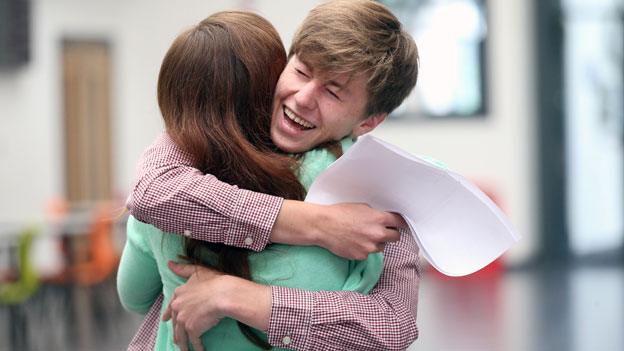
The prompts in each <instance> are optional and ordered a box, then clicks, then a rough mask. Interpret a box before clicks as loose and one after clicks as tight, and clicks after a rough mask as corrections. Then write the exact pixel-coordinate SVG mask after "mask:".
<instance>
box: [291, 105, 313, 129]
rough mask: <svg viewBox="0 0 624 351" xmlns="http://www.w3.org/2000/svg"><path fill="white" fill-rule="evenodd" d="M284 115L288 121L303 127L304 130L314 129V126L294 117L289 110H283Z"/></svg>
mask: <svg viewBox="0 0 624 351" xmlns="http://www.w3.org/2000/svg"><path fill="white" fill-rule="evenodd" d="M284 114H285V115H286V117H288V119H290V120H291V121H293V122H295V123H297V124H298V125H300V126H302V127H304V128H308V129H312V128H314V124H312V123H310V122H308V121H306V120H304V119H302V118H299V117H297V116H296V115H295V113H294V112H292V111H291V110H289V109H287V108H284Z"/></svg>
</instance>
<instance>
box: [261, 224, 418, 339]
mask: <svg viewBox="0 0 624 351" xmlns="http://www.w3.org/2000/svg"><path fill="white" fill-rule="evenodd" d="M420 277H421V271H420V266H419V263H418V246H417V245H416V243H415V241H414V239H413V238H412V236H411V234H410V233H409V232H407V231H403V232H402V235H401V240H400V241H398V242H395V243H389V244H387V245H386V248H385V250H384V270H383V272H382V275H381V277H380V279H379V282H378V283H377V285H376V286H375V288H374V289H373V290H372V291H371V292H370V294H369V295H362V294H359V293H355V292H351V291H319V292H311V291H305V290H299V289H292V288H285V287H277V286H273V287H272V294H273V295H272V303H273V306H272V311H271V319H270V322H269V330H268V337H269V342H270V343H271V345H273V346H276V347H283V348H288V349H295V350H358V351H359V350H404V349H406V348H407V347H408V346H409V345H410V344H411V343H412V342H413V341H414V340H415V339H416V338H417V337H418V329H417V327H416V309H417V308H416V306H417V303H418V285H419V280H420Z"/></svg>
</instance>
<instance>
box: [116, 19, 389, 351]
mask: <svg viewBox="0 0 624 351" xmlns="http://www.w3.org/2000/svg"><path fill="white" fill-rule="evenodd" d="M285 65H286V53H285V50H284V48H283V45H282V43H281V40H280V38H279V35H278V34H277V32H276V31H275V29H274V28H273V26H272V25H271V24H270V23H269V22H268V21H266V20H265V19H263V18H262V17H260V16H258V15H255V14H252V13H247V12H220V13H216V14H214V15H211V16H209V17H208V18H206V19H205V20H203V21H202V22H200V23H199V24H198V25H196V26H194V27H193V28H191V29H189V30H187V31H186V32H184V33H182V34H181V35H179V36H178V37H177V38H176V40H175V41H174V42H173V44H172V45H171V47H170V49H169V51H168V52H167V54H166V56H165V58H164V60H163V63H162V66H161V70H160V75H159V78H158V103H159V107H160V110H161V113H162V116H163V119H164V121H165V126H166V130H167V134H168V137H169V138H171V139H172V140H173V142H174V143H175V144H176V145H177V146H178V147H179V148H181V149H182V150H183V151H184V152H185V154H186V156H187V157H188V158H189V160H191V163H192V165H193V167H194V168H196V169H198V170H200V171H201V172H203V173H210V174H212V175H214V176H216V177H217V178H218V179H220V180H221V181H225V182H227V183H230V184H233V185H237V186H239V187H241V188H245V189H249V190H253V191H257V192H262V193H266V194H271V195H277V196H281V197H283V198H286V199H296V200H301V199H303V197H304V195H305V191H306V190H305V188H304V186H303V185H302V184H301V183H300V181H299V179H298V176H299V177H303V178H306V179H310V178H312V179H313V178H314V176H315V174H310V173H309V171H306V170H314V172H319V171H320V170H322V169H323V168H324V167H326V166H327V165H329V164H330V163H331V162H332V161H333V160H335V155H334V153H335V152H330V151H329V150H330V149H331V150H336V149H340V148H341V147H348V145H350V143H351V140H350V139H345V140H343V141H342V142H340V143H337V144H336V145H333V146H332V147H331V148H325V149H318V150H315V151H311V152H308V153H306V154H305V155H302V156H300V157H291V156H289V155H285V154H283V153H281V152H279V151H278V150H277V148H276V147H275V146H274V145H273V143H272V141H271V138H270V133H269V130H270V119H271V117H270V116H271V111H272V99H273V95H274V91H275V85H276V83H277V81H278V78H279V76H280V73H281V72H282V70H283V69H284V67H285ZM311 165H314V166H313V167H310V166H311ZM319 165H321V166H319ZM306 172H308V173H306ZM307 185H309V184H307ZM181 257H182V258H181ZM170 260H173V261H178V262H180V261H182V262H189V261H190V262H191V263H194V264H201V265H204V266H208V267H211V268H213V269H215V270H217V271H219V272H222V273H224V274H229V275H234V276H238V277H241V278H245V279H252V280H254V281H257V282H261V283H263V284H272V285H282V286H288V287H296V288H302V289H307V290H352V291H359V292H361V293H367V292H368V291H370V289H372V287H373V286H374V285H375V284H376V283H377V280H378V279H379V276H380V274H381V271H382V257H381V254H380V253H378V254H371V255H370V256H369V258H368V259H367V260H364V261H349V260H346V259H343V258H340V257H338V256H335V255H334V254H332V253H331V252H329V251H327V250H325V249H322V248H320V247H316V246H305V247H304V246H289V245H278V244H274V245H270V246H268V247H267V248H266V249H265V250H264V251H262V252H252V251H249V250H246V249H241V248H237V247H232V246H226V245H224V244H215V243H208V242H203V241H197V240H193V239H188V238H186V239H183V238H182V237H180V236H177V235H169V234H167V233H164V232H162V231H160V230H158V229H157V228H155V227H153V226H151V225H148V224H145V223H141V222H139V221H137V220H136V219H134V218H133V217H130V218H129V222H128V241H127V243H126V247H125V248H124V253H123V256H122V261H121V264H120V268H119V273H118V289H119V295H120V298H121V301H122V303H123V304H124V306H125V307H127V308H128V309H131V310H135V311H139V312H147V310H148V309H149V308H150V307H151V305H152V304H153V303H154V301H156V299H157V298H158V296H159V295H160V294H161V293H163V294H164V300H163V301H164V304H163V306H167V303H168V301H169V300H170V299H171V296H172V294H173V292H174V290H175V288H176V287H177V286H180V285H181V284H183V283H184V281H183V279H181V278H180V277H178V276H176V275H175V274H173V273H172V272H171V271H169V270H168V269H167V262H168V261H170ZM161 312H162V311H161ZM226 317H227V316H226ZM174 336H175V332H174V330H173V329H172V325H171V323H164V322H161V324H160V326H159V328H158V335H157V340H156V348H157V349H168V348H171V347H172V345H173V338H174ZM201 341H202V344H203V345H201V346H203V347H204V348H206V349H214V348H219V349H227V350H236V349H249V348H253V347H257V348H258V347H259V348H262V349H268V348H270V345H269V344H268V343H267V342H266V337H265V335H263V333H262V332H261V331H258V330H254V329H252V328H250V327H249V326H246V325H244V324H242V323H240V322H236V321H235V320H233V319H229V318H224V319H223V320H221V322H219V323H218V324H217V325H216V326H214V327H213V328H212V329H210V330H209V331H208V332H206V333H205V334H204V335H203V337H202V339H201ZM196 346H199V345H196Z"/></svg>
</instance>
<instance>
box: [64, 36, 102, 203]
mask: <svg viewBox="0 0 624 351" xmlns="http://www.w3.org/2000/svg"><path fill="white" fill-rule="evenodd" d="M62 52H63V54H62V55H63V61H62V62H63V94H64V108H65V113H64V119H65V121H64V122H65V123H64V124H65V189H66V190H65V191H66V198H67V200H68V201H69V202H70V203H82V202H95V201H99V200H108V199H111V196H112V190H111V188H112V186H111V184H112V170H111V116H110V114H111V107H110V76H111V57H110V56H111V55H110V48H109V45H108V44H107V43H106V42H98V41H82V40H64V41H63V45H62Z"/></svg>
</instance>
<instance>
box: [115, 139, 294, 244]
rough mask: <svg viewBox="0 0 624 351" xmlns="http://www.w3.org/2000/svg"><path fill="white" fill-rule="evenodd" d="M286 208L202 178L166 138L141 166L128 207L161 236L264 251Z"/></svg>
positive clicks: (268, 197) (278, 200)
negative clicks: (280, 214) (175, 234)
mask: <svg viewBox="0 0 624 351" xmlns="http://www.w3.org/2000/svg"><path fill="white" fill-rule="evenodd" d="M282 202H283V199H282V198H280V197H276V196H271V195H267V194H261V193H256V192H253V191H249V190H244V189H239V188H238V187H237V186H234V185H230V184H227V183H224V182H221V181H219V180H218V179H217V178H216V177H214V176H213V175H210V174H203V173H201V172H200V171H199V170H197V169H195V168H193V167H192V162H191V157H190V155H188V154H187V153H186V152H184V151H183V150H182V149H180V148H179V147H178V146H177V145H176V144H175V143H174V142H173V140H172V139H171V138H170V137H169V136H168V135H167V134H166V133H163V134H162V135H161V136H160V137H159V138H158V139H157V140H156V141H155V142H154V144H152V145H151V146H150V147H149V148H148V149H147V150H146V151H145V153H144V154H143V157H142V159H141V161H140V162H139V165H138V168H137V181H136V183H135V184H134V186H133V188H132V192H131V194H130V196H129V198H128V202H127V206H128V209H129V210H130V213H131V214H132V215H133V216H134V217H135V218H137V219H138V220H140V221H142V222H145V223H149V224H152V225H154V226H155V227H157V228H158V229H160V230H162V231H165V232H171V233H177V234H181V235H185V236H187V237H191V238H193V239H198V240H202V241H209V242H216V243H224V244H226V245H228V246H236V247H242V248H247V249H251V250H255V251H260V250H262V249H264V247H265V246H266V245H267V244H268V243H269V237H270V235H271V229H272V227H273V224H274V223H275V220H276V218H277V214H278V213H279V210H280V208H281V205H282Z"/></svg>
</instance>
